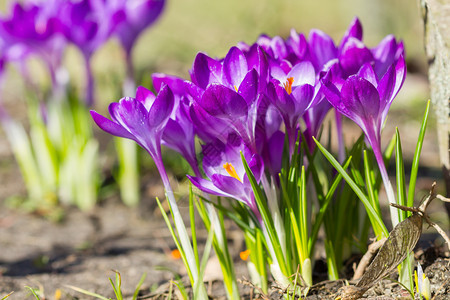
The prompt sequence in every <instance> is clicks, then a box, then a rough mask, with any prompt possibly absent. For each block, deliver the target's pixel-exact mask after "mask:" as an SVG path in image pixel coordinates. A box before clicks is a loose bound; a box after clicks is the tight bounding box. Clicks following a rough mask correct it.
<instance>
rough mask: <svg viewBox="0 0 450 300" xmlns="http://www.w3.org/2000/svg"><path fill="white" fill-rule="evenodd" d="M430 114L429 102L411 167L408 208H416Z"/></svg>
mask: <svg viewBox="0 0 450 300" xmlns="http://www.w3.org/2000/svg"><path fill="white" fill-rule="evenodd" d="M429 112H430V101H429V100H428V102H427V107H426V109H425V114H424V116H423V120H422V126H421V127H420V132H419V137H418V139H417V145H416V150H415V152H414V158H413V164H412V167H411V177H410V179H409V190H408V206H409V207H411V206H414V193H415V189H416V180H417V173H418V171H419V158H420V153H421V152H422V146H423V139H424V138H425V131H426V128H427V123H428V116H429Z"/></svg>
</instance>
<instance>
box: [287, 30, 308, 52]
mask: <svg viewBox="0 0 450 300" xmlns="http://www.w3.org/2000/svg"><path fill="white" fill-rule="evenodd" d="M288 42H289V46H290V48H291V50H292V52H294V54H295V55H296V56H297V57H298V59H303V58H304V57H305V55H306V53H307V52H308V42H307V41H306V38H305V35H304V34H303V33H297V32H296V31H295V29H291V35H290V38H289V41H288Z"/></svg>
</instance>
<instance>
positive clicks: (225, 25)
mask: <svg viewBox="0 0 450 300" xmlns="http://www.w3.org/2000/svg"><path fill="white" fill-rule="evenodd" d="M0 2H1V9H2V12H6V11H7V8H8V7H9V4H10V1H6V0H1V1H0ZM355 16H358V17H359V18H360V20H361V22H362V24H363V28H364V41H365V43H366V44H367V45H368V46H369V47H373V46H375V45H377V44H378V42H379V41H381V39H382V38H383V37H384V36H386V35H388V34H394V35H395V36H396V37H397V38H398V39H402V40H403V41H404V42H405V45H406V51H407V60H408V67H409V71H412V72H420V73H421V74H422V75H425V74H424V73H425V72H426V60H425V57H424V51H423V37H422V20H421V17H420V14H419V8H418V4H417V3H416V1H410V0H380V1H370V0H364V1H361V0H340V1H333V0H315V1H299V0H297V1H296V0H277V1H274V0H246V1H238V0H228V1H216V0H213V1H211V0H174V1H167V3H166V7H165V11H164V12H163V14H162V15H161V16H160V18H159V20H157V22H156V24H154V25H153V26H151V27H150V28H149V29H148V30H147V31H146V32H144V33H143V34H142V35H141V37H140V39H139V41H138V43H137V45H136V46H135V48H134V53H133V55H134V65H135V68H136V71H137V72H139V73H140V74H141V77H142V78H143V80H144V82H146V81H147V82H148V81H150V79H149V78H150V74H151V73H153V72H163V73H167V74H173V75H178V76H182V77H187V76H188V69H190V67H191V64H192V61H193V59H194V57H195V55H196V53H197V52H199V51H202V52H205V53H207V54H208V55H210V56H212V57H223V56H224V55H225V54H226V53H227V51H228V49H229V48H230V47H231V46H233V45H236V43H238V42H240V41H245V42H247V43H253V42H254V41H255V40H256V39H257V37H258V36H259V35H260V34H262V33H265V34H268V35H270V36H275V35H280V36H282V37H287V36H288V35H289V32H290V30H291V28H293V29H295V30H296V31H299V32H304V33H305V34H307V33H308V32H309V31H310V30H311V29H312V28H318V29H320V30H322V31H324V32H326V33H327V34H329V35H330V36H331V37H333V38H334V39H335V41H336V42H338V41H339V38H340V37H341V36H342V34H343V33H344V32H345V30H346V28H347V26H348V25H349V23H350V21H351V20H352V19H353V18H354V17H355ZM123 56H124V54H123V51H122V49H121V48H120V46H119V44H118V41H117V40H116V39H115V38H112V39H110V40H109V42H107V43H106V45H105V46H103V47H102V48H100V49H99V51H97V52H96V53H95V54H94V57H93V68H94V72H95V76H96V79H97V81H98V82H97V86H98V88H97V91H96V98H97V99H98V100H100V101H108V102H111V101H113V100H115V99H111V96H112V95H111V88H113V87H114V86H111V82H113V81H114V80H117V78H118V79H121V78H122V77H123V76H124V75H125V62H124V60H123ZM65 64H66V65H67V67H68V69H69V72H70V75H71V78H72V79H74V80H75V81H76V82H79V84H80V85H81V84H83V80H82V79H83V78H81V76H82V74H84V73H83V71H82V70H83V65H82V63H81V55H80V53H78V51H77V50H76V49H74V47H73V46H69V49H68V50H67V51H66V55H65ZM40 77H42V78H41V80H42V81H43V82H44V83H45V82H47V81H48V80H49V79H48V78H46V77H48V76H45V75H44V74H41V76H40ZM20 90H21V89H20V88H19V89H18V90H15V85H14V84H13V85H8V89H7V90H6V91H5V92H6V93H7V94H9V95H11V94H12V95H17V92H18V91H20ZM418 96H424V95H423V94H422V95H418ZM425 98H426V96H425V97H424V99H423V100H424V101H425Z"/></svg>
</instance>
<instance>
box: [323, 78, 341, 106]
mask: <svg viewBox="0 0 450 300" xmlns="http://www.w3.org/2000/svg"><path fill="white" fill-rule="evenodd" d="M321 82H322V88H321V89H322V92H323V94H324V95H325V98H327V100H328V102H330V103H331V105H333V106H334V107H336V108H338V107H339V106H340V102H341V95H340V92H339V90H338V88H337V87H336V86H335V85H334V84H333V83H332V82H330V81H325V80H322V81H321Z"/></svg>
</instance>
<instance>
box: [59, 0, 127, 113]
mask: <svg viewBox="0 0 450 300" xmlns="http://www.w3.org/2000/svg"><path fill="white" fill-rule="evenodd" d="M124 19H125V13H124V11H123V10H122V9H120V6H118V4H117V3H116V2H115V1H107V0H81V1H78V2H72V1H63V2H62V5H61V9H60V12H59V20H60V22H61V26H62V32H63V33H64V35H65V37H66V38H67V40H69V41H70V42H72V43H73V44H74V45H75V46H77V47H78V48H79V49H80V51H81V53H82V54H83V58H84V61H85V69H86V80H87V83H86V103H87V105H92V104H93V102H94V77H93V74H92V69H91V65H90V60H91V57H92V55H93V54H94V52H95V51H96V50H97V49H98V48H100V47H101V46H102V45H103V44H104V43H105V42H106V41H107V40H108V39H109V37H110V36H111V35H112V33H113V32H114V30H115V29H116V27H117V26H118V25H119V24H120V23H121V22H122V21H123V20H124Z"/></svg>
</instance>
